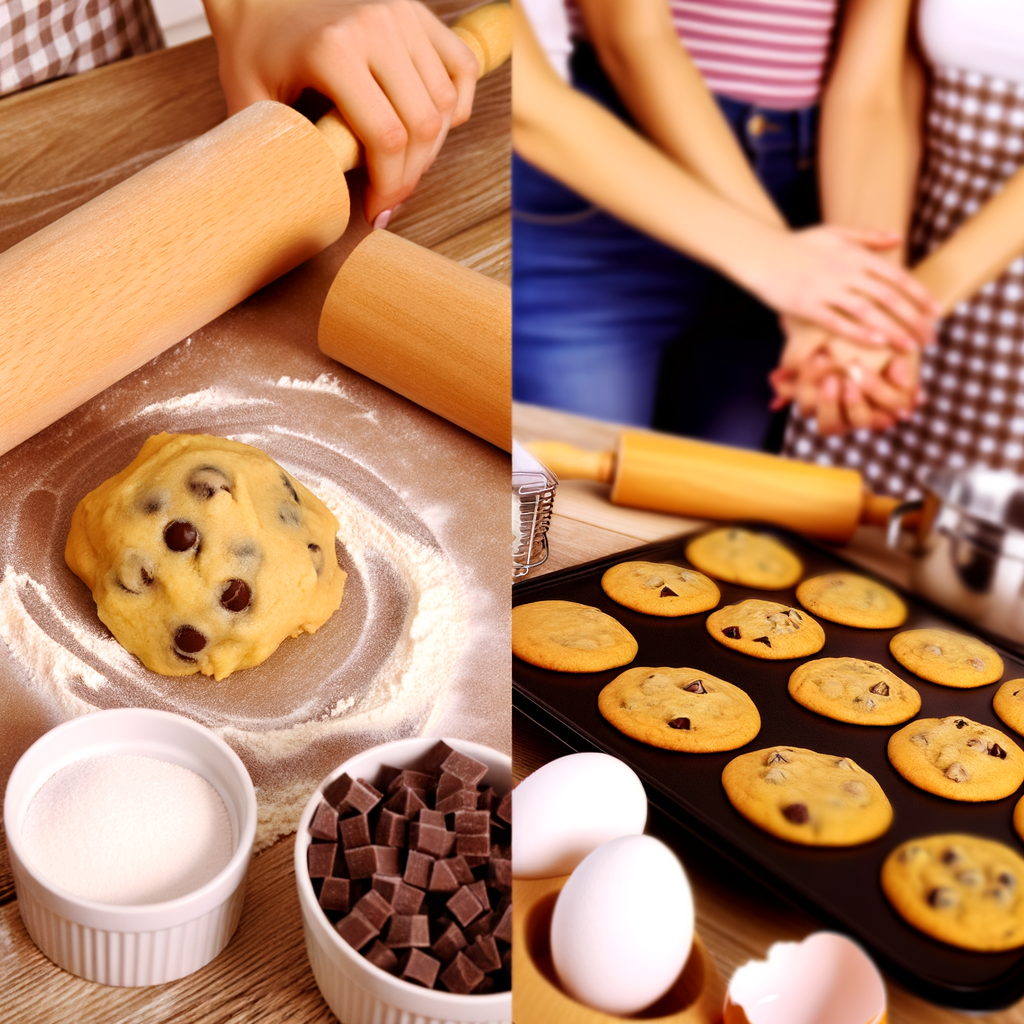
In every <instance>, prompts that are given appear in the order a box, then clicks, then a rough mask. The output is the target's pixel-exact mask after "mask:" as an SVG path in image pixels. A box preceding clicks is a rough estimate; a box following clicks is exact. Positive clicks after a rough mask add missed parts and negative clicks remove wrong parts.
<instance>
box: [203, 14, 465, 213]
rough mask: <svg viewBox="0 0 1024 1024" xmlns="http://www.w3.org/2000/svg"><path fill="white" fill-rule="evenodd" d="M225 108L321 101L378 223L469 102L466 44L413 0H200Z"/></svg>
mask: <svg viewBox="0 0 1024 1024" xmlns="http://www.w3.org/2000/svg"><path fill="white" fill-rule="evenodd" d="M204 2H205V5H206V11H207V16H208V18H209V21H210V26H211V28H212V29H213V34H214V37H215V38H216V41H217V49H218V52H219V54H220V79H221V85H222V86H223V87H224V93H225V96H226V97H227V102H228V113H229V114H233V113H235V112H237V111H239V110H241V109H242V108H243V107H247V106H249V104H251V103H255V102H256V101H257V100H264V99H273V100H279V101H281V102H282V103H293V102H294V101H295V100H296V99H297V98H298V96H299V94H300V93H301V92H302V90H303V89H306V88H311V89H315V90H317V91H318V92H320V93H322V94H323V95H324V96H326V97H327V98H328V99H330V100H331V101H332V102H333V103H334V104H335V106H336V107H337V108H338V110H339V111H340V112H341V114H342V116H343V117H344V118H345V120H346V121H347V122H348V124H349V126H350V127H351V128H352V130H353V132H355V134H356V135H357V136H358V138H359V140H360V141H361V142H362V143H363V146H364V147H365V149H366V166H367V170H368V172H369V176H370V186H369V188H368V189H367V191H366V197H365V212H366V218H367V220H369V221H370V222H371V223H373V224H375V226H377V227H383V226H384V225H385V224H386V223H387V220H388V217H390V215H391V212H392V211H393V209H394V208H395V206H397V205H398V204H399V203H400V202H402V200H404V199H405V198H406V197H407V196H408V195H409V194H410V193H411V192H412V190H413V189H414V188H415V187H416V183H417V182H418V181H419V178H420V175H421V174H422V173H423V172H424V171H425V170H426V169H427V168H428V167H429V166H430V164H431V163H432V162H433V159H434V157H435V156H436V155H437V152H438V150H439V149H440V148H441V145H442V143H443V142H444V139H445V136H446V135H447V133H448V129H449V128H450V127H454V126H456V125H460V124H462V123H463V122H464V121H465V120H466V119H467V118H468V117H469V114H470V111H471V110H472V106H473V93H474V90H475V88H476V80H477V75H478V71H479V69H478V66H477V62H476V58H475V57H474V56H473V54H472V52H471V51H470V49H469V48H468V47H467V46H466V45H465V43H463V42H462V41H461V40H460V39H459V38H458V37H457V36H456V35H455V34H454V33H453V32H451V31H449V29H447V28H446V27H445V26H444V25H443V24H442V23H441V22H440V21H438V20H437V18H436V17H434V15H433V14H431V13H430V11H429V10H427V8H426V7H424V6H423V4H421V3H417V2H415V0H204Z"/></svg>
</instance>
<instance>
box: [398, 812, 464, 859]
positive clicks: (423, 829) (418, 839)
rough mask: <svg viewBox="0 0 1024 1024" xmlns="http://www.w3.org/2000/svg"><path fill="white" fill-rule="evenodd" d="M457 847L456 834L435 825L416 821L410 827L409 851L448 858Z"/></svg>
mask: <svg viewBox="0 0 1024 1024" xmlns="http://www.w3.org/2000/svg"><path fill="white" fill-rule="evenodd" d="M454 845H455V834H454V833H452V832H449V831H447V830H446V829H443V828H437V827H436V826H434V825H422V824H420V822H418V821H414V822H413V823H412V824H411V825H410V826H409V849H410V850H417V851H419V852H420V853H429V854H430V855H431V856H432V857H447V856H448V854H449V853H451V851H452V847H453V846H454Z"/></svg>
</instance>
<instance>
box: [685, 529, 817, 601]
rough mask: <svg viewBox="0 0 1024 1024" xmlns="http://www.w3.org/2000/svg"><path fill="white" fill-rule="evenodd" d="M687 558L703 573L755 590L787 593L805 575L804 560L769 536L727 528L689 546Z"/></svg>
mask: <svg viewBox="0 0 1024 1024" xmlns="http://www.w3.org/2000/svg"><path fill="white" fill-rule="evenodd" d="M686 557H687V559H689V561H691V562H692V563H693V564H694V565H695V566H696V567H697V568H698V569H700V571H701V572H706V573H707V574H708V575H709V576H714V577H715V578H716V579H720V580H726V581H727V582H728V583H738V584H740V586H743V587H753V588H754V589H755V590H784V589H785V588H786V587H791V586H792V585H793V584H794V583H796V581H797V580H798V579H800V575H801V573H803V571H804V567H803V564H802V563H801V561H800V559H799V558H797V557H796V555H794V554H793V552H792V551H790V550H789V548H787V547H784V546H783V545H782V544H780V543H779V542H778V541H777V540H776V539H775V538H774V537H772V536H771V535H770V534H767V533H754V532H753V531H751V530H744V529H742V528H741V527H738V526H723V527H721V528H720V529H717V530H712V531H711V532H710V533H704V534H701V536H699V537H697V538H696V539H695V540H691V541H690V543H689V544H687V545H686Z"/></svg>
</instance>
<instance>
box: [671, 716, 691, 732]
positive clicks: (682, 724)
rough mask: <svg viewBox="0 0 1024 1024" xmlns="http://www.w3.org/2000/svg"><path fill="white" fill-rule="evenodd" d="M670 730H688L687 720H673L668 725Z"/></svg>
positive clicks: (688, 721) (688, 723)
mask: <svg viewBox="0 0 1024 1024" xmlns="http://www.w3.org/2000/svg"><path fill="white" fill-rule="evenodd" d="M668 727H669V728H670V729H689V728H690V720H689V719H688V718H673V719H671V721H669V723H668Z"/></svg>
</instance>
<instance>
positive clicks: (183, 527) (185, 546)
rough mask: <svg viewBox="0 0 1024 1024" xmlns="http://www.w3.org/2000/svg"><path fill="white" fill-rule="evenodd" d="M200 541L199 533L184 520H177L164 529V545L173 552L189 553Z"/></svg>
mask: <svg viewBox="0 0 1024 1024" xmlns="http://www.w3.org/2000/svg"><path fill="white" fill-rule="evenodd" d="M197 540H199V531H198V530H197V529H196V528H195V527H194V526H193V525H192V524H191V523H186V522H185V521H184V520H180V519H176V520H175V521H174V522H173V523H168V524H167V525H166V526H165V527H164V543H165V544H166V545H167V546H168V547H169V548H170V549H171V550H172V551H188V550H189V548H192V547H194V546H195V543H196V541H197Z"/></svg>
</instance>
